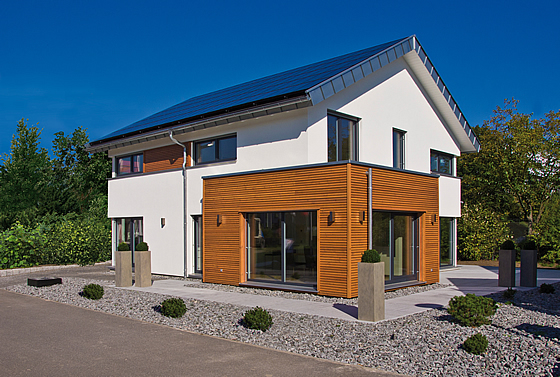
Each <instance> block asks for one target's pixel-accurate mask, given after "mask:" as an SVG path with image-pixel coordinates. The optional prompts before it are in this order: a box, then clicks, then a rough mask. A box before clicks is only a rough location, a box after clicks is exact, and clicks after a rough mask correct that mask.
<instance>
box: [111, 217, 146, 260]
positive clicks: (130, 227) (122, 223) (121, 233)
mask: <svg viewBox="0 0 560 377" xmlns="http://www.w3.org/2000/svg"><path fill="white" fill-rule="evenodd" d="M115 223H116V232H117V236H116V237H115V241H116V245H115V250H117V248H118V247H119V245H120V244H121V243H123V242H124V243H127V244H128V246H129V248H130V250H131V251H132V262H133V263H134V251H135V250H136V245H138V244H139V243H140V242H143V241H144V229H143V224H142V219H141V218H121V219H115Z"/></svg>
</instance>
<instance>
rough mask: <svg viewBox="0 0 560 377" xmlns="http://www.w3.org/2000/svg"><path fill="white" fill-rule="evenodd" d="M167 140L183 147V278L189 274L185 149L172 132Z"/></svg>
mask: <svg viewBox="0 0 560 377" xmlns="http://www.w3.org/2000/svg"><path fill="white" fill-rule="evenodd" d="M169 138H170V139H171V141H173V142H174V143H175V144H177V145H179V146H181V147H183V248H184V250H183V251H184V255H185V267H184V270H183V274H184V277H187V276H188V274H189V273H188V268H187V254H188V252H187V249H188V248H187V147H186V146H185V145H184V144H182V143H180V142H179V141H178V140H177V139H175V138H174V137H173V131H169Z"/></svg>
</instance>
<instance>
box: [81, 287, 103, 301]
mask: <svg viewBox="0 0 560 377" xmlns="http://www.w3.org/2000/svg"><path fill="white" fill-rule="evenodd" d="M83 293H84V297H85V298H89V299H90V300H99V299H100V298H101V297H103V293H104V290H103V287H102V286H100V285H99V284H88V285H86V286H85V287H84V288H83Z"/></svg>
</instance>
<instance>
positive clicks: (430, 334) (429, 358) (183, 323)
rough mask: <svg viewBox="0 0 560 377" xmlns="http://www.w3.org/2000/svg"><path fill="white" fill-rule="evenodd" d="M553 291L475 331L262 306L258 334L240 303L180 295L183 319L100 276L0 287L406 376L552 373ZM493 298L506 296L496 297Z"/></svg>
mask: <svg viewBox="0 0 560 377" xmlns="http://www.w3.org/2000/svg"><path fill="white" fill-rule="evenodd" d="M91 282H95V283H97V284H100V285H103V286H105V295H104V296H103V298H102V299H101V300H95V301H93V300H88V299H86V298H83V297H81V296H80V295H79V292H80V291H81V289H82V287H83V286H84V285H86V284H89V283H91ZM555 288H556V292H557V293H555V294H553V295H543V294H540V293H538V291H536V290H535V291H530V292H518V293H517V294H516V297H515V299H514V300H513V301H514V303H515V304H516V305H506V304H500V308H499V309H498V312H497V314H496V315H495V316H494V317H492V324H491V325H488V326H482V327H479V328H468V327H462V326H460V325H458V324H457V323H455V322H453V320H452V318H451V317H450V316H449V315H448V314H447V311H446V310H444V309H433V310H429V311H427V312H424V313H420V314H415V315H411V316H407V317H403V318H399V319H395V320H389V321H384V322H380V323H376V324H373V323H363V322H350V321H344V320H338V319H332V318H325V317H317V316H311V315H302V314H294V313H287V312H280V311H274V310H270V313H271V314H272V316H273V321H274V324H273V325H272V327H271V328H270V330H268V331H267V332H264V333H263V332H261V331H258V330H249V329H246V328H244V327H243V326H241V325H240V319H241V318H242V316H243V313H244V312H245V311H246V310H247V307H243V306H235V305H229V304H219V303H214V302H208V301H200V300H185V303H186V304H187V313H186V314H185V316H184V317H182V318H178V319H173V318H167V317H164V316H163V315H161V314H160V313H159V312H157V311H156V310H155V308H157V306H158V305H159V304H160V303H161V302H162V301H163V300H164V299H165V298H167V296H163V295H159V294H151V293H145V292H138V291H129V290H123V289H116V288H112V287H110V283H108V282H103V281H90V280H83V279H76V278H67V279H64V281H63V284H62V285H55V286H52V287H43V288H35V287H29V286H26V285H18V286H12V287H9V288H8V289H9V290H11V291H15V292H19V293H24V294H28V295H32V296H38V297H42V298H45V299H49V300H53V301H59V302H63V303H68V304H72V305H76V306H81V307H86V308H90V309H95V310H100V311H104V312H107V313H112V314H116V315H120V316H125V317H130V318H135V319H139V320H143V321H148V322H153V323H159V324H164V325H168V326H172V327H176V328H179V329H183V330H188V331H193V332H197V333H202V334H207V335H212V336H219V337H222V338H227V339H234V340H238V341H242V342H246V343H252V344H256V345H260V346H266V347H271V348H275V349H279V350H284V351H290V352H295V353H299V354H304V355H309V356H314V357H320V358H325V359H330V360H336V361H341V362H346V363H351V364H361V365H364V366H367V367H375V368H380V369H384V370H387V371H392V372H397V373H402V374H408V375H412V376H498V375H499V376H554V375H559V373H560V339H559V338H558V336H559V332H560V293H558V292H560V284H555ZM285 293H286V292H282V294H285ZM306 296H311V297H314V298H316V297H317V296H312V295H306ZM495 296H496V297H495V298H497V299H499V300H500V301H506V300H503V299H502V298H501V294H496V295H495ZM498 296H500V297H498ZM300 299H301V297H300ZM336 302H340V301H336ZM477 332H480V333H482V334H485V335H486V336H487V337H488V340H489V347H488V352H487V353H486V354H484V355H481V356H475V355H471V354H469V353H467V352H465V351H464V350H463V349H462V348H461V344H462V342H463V341H464V340H465V339H466V338H467V337H469V336H471V335H473V334H475V333H477Z"/></svg>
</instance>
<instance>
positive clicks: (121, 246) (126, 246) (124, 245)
mask: <svg viewBox="0 0 560 377" xmlns="http://www.w3.org/2000/svg"><path fill="white" fill-rule="evenodd" d="M117 250H118V251H130V246H129V244H127V243H126V242H121V243H120V244H119V247H118V248H117Z"/></svg>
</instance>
